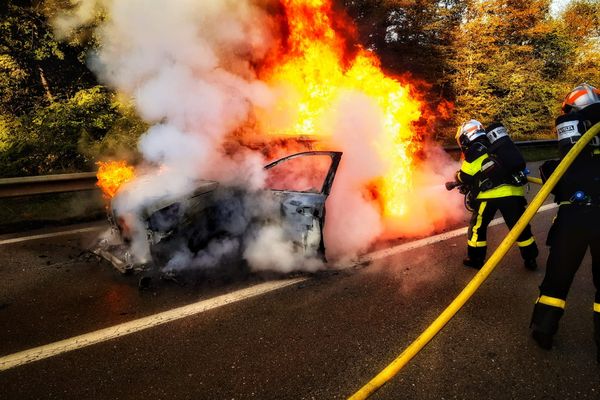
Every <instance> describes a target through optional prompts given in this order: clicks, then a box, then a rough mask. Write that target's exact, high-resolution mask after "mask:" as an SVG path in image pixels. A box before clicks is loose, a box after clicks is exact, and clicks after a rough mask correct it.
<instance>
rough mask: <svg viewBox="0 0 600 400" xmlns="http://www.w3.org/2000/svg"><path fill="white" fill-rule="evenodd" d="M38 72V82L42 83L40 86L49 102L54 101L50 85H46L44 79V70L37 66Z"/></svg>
mask: <svg viewBox="0 0 600 400" xmlns="http://www.w3.org/2000/svg"><path fill="white" fill-rule="evenodd" d="M38 72H39V73H40V82H41V83H42V87H43V88H44V91H45V92H46V98H47V99H48V101H49V102H50V103H52V102H53V101H54V96H52V92H51V91H50V86H49V85H48V81H47V80H46V76H45V75H44V70H43V69H42V67H40V66H38Z"/></svg>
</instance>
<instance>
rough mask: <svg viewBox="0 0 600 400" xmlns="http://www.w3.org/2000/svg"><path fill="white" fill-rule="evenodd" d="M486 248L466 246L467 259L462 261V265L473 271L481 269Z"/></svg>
mask: <svg viewBox="0 0 600 400" xmlns="http://www.w3.org/2000/svg"><path fill="white" fill-rule="evenodd" d="M486 250H487V248H486V247H473V246H467V257H466V258H465V259H464V260H463V265H464V266H466V267H471V268H475V269H481V267H483V262H484V260H485V253H486Z"/></svg>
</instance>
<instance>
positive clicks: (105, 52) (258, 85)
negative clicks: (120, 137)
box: [54, 0, 460, 272]
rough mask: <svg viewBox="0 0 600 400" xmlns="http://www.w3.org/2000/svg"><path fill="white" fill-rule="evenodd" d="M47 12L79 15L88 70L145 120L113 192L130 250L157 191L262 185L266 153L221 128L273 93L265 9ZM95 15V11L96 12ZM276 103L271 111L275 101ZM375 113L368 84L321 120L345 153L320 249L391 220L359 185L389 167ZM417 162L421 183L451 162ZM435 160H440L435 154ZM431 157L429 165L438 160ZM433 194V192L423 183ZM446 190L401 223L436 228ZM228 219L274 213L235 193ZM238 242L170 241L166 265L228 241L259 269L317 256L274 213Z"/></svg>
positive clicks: (357, 249) (211, 257)
mask: <svg viewBox="0 0 600 400" xmlns="http://www.w3.org/2000/svg"><path fill="white" fill-rule="evenodd" d="M73 4H74V6H73V8H72V9H70V10H68V11H66V12H64V13H61V14H60V15H58V16H57V17H56V18H55V19H54V25H55V27H56V30H57V32H58V33H59V34H60V35H62V36H63V37H67V36H69V35H70V34H71V33H72V32H73V30H74V29H77V28H79V27H81V26H85V25H87V26H95V37H96V38H97V39H98V42H99V47H98V49H97V51H96V52H95V53H94V54H92V55H90V58H89V64H90V67H91V69H92V70H93V71H94V72H95V73H96V74H97V75H98V77H99V79H100V81H101V82H103V83H104V84H107V85H109V86H111V87H112V88H114V89H116V90H117V91H119V92H120V93H124V94H126V95H128V96H130V97H131V98H132V99H133V101H134V103H135V105H136V107H137V110H138V112H139V114H140V115H141V116H142V117H143V118H144V119H145V120H146V121H147V122H149V123H150V124H152V125H153V126H152V127H151V128H150V129H149V130H148V132H147V133H146V134H145V135H144V136H143V137H142V138H141V140H140V142H139V146H138V149H139V151H140V153H141V154H142V156H143V157H144V160H145V164H144V165H143V166H142V168H141V169H138V175H139V177H138V178H137V179H136V180H135V181H134V182H131V183H129V184H128V185H127V187H126V188H125V190H122V191H121V192H120V193H119V195H118V196H117V197H115V198H114V200H113V204H112V205H113V207H114V208H115V209H116V211H117V213H118V214H120V215H127V216H128V218H129V219H130V220H128V221H127V223H128V225H129V226H130V227H132V228H133V229H134V231H135V232H137V234H136V236H135V237H134V238H133V244H132V250H133V251H134V254H135V255H136V257H137V259H138V260H141V261H145V260H147V259H148V258H149V249H148V246H147V242H146V237H145V227H144V223H143V220H142V215H143V210H144V209H145V208H146V207H148V206H149V205H151V204H154V203H156V202H157V201H162V202H167V201H168V200H169V199H173V200H174V199H177V198H180V197H182V196H186V195H188V194H190V192H191V191H192V190H194V188H196V187H197V185H198V182H199V180H200V179H214V180H218V181H219V182H223V183H225V184H226V185H233V186H244V187H245V188H246V190H248V191H250V192H254V191H256V190H258V189H260V188H261V187H263V185H264V181H265V173H264V170H263V169H262V166H263V165H264V160H263V159H262V157H261V156H260V155H259V154H258V153H252V152H249V151H246V152H237V153H235V154H233V155H225V154H224V153H223V151H222V144H223V140H224V138H225V137H226V136H227V135H228V134H230V133H231V132H232V131H235V130H236V129H239V128H240V127H241V126H243V125H244V124H245V123H246V122H247V121H248V119H249V117H250V115H251V113H252V112H253V110H254V109H255V108H261V109H263V110H269V106H270V105H271V104H272V102H273V101H274V97H275V95H274V93H273V92H272V91H271V89H270V88H269V87H267V85H266V84H264V83H263V82H261V81H260V80H258V79H257V77H256V74H255V71H254V69H253V65H257V64H259V63H260V61H261V60H262V59H263V57H264V56H265V55H266V54H267V53H268V51H269V50H270V48H271V46H273V45H274V44H276V40H275V38H274V37H273V36H272V35H273V32H275V30H274V29H272V26H273V24H272V21H271V17H270V16H269V15H268V14H267V12H265V11H264V10H263V9H261V8H260V7H259V6H257V5H256V4H255V2H254V1H252V0H178V1H175V2H173V1H167V0H79V1H75V2H74V3H73ZM98 15H102V18H98ZM273 112H275V111H273ZM383 120H384V116H383V115H382V112H381V110H380V108H379V107H378V106H377V104H376V103H375V102H374V101H373V100H372V99H369V98H368V97H367V96H366V95H363V94H361V93H356V92H349V93H345V94H344V95H343V96H341V97H340V100H339V101H338V103H337V104H335V105H334V107H333V108H332V110H331V113H330V115H329V117H328V121H327V124H328V125H329V128H331V129H328V131H331V132H334V143H335V144H336V146H337V147H336V150H338V149H341V150H342V151H343V152H344V156H343V158H342V164H341V165H340V168H339V171H338V175H337V177H336V180H335V183H334V187H333V190H332V194H331V196H330V199H329V200H328V203H327V224H326V225H325V229H326V230H325V236H326V243H327V246H328V247H327V250H328V256H329V257H330V258H332V259H338V260H345V259H352V258H354V257H356V255H358V254H360V253H363V252H364V251H366V250H368V248H369V246H370V245H371V244H372V243H373V242H374V241H375V240H376V239H377V238H379V237H381V235H382V234H383V232H384V231H385V230H386V229H388V228H389V227H386V226H385V224H384V222H383V221H382V218H381V216H380V210H379V209H378V207H377V205H376V204H375V203H374V202H373V201H371V200H369V199H368V198H366V196H365V195H364V193H363V190H364V187H365V186H364V185H365V183H366V182H369V181H370V180H372V179H374V178H376V177H379V176H381V175H382V174H383V173H384V172H385V171H386V170H387V168H388V166H387V165H385V164H384V162H383V161H382V160H381V157H380V156H379V154H378V151H377V148H376V146H377V143H384V142H385V141H384V140H382V138H383V136H382V135H383V127H382V123H383ZM431 155H432V159H434V160H435V161H433V162H431V163H429V164H427V165H429V166H427V165H426V166H424V167H423V168H422V169H421V170H420V171H418V172H417V177H416V180H417V184H418V185H421V184H422V185H429V186H431V185H433V186H435V185H440V187H442V186H441V185H442V184H443V182H444V180H446V179H448V177H449V176H452V173H453V172H454V171H449V170H445V169H442V170H440V169H439V168H438V167H437V165H440V164H441V163H442V162H443V163H444V165H453V166H452V167H449V169H455V168H456V166H455V165H454V164H452V163H449V162H447V161H449V160H446V159H443V156H442V155H441V154H439V152H438V153H436V152H433V153H431ZM440 160H442V161H440ZM433 166H436V167H435V168H434V167H433ZM432 193H433V192H432ZM452 199H458V200H459V201H460V197H459V196H457V195H456V194H453V196H450V197H448V196H447V194H446V193H445V191H439V192H438V191H435V196H431V199H429V196H426V195H423V194H421V193H419V192H418V191H417V192H415V196H414V201H413V202H411V205H410V209H411V210H414V211H413V212H412V214H411V215H412V217H411V218H410V219H407V220H406V221H405V222H406V224H407V225H406V226H409V227H410V229H407V230H402V229H401V228H398V227H394V231H395V232H402V233H404V232H408V231H410V232H411V233H413V234H414V233H415V231H418V232H421V233H426V232H428V231H431V230H434V229H436V227H437V226H438V225H441V224H442V222H441V221H445V220H447V219H448V218H452V217H448V215H453V214H452V213H453V212H454V211H453V210H454V208H455V205H456V204H459V203H458V202H456V201H453V200H452ZM244 204H245V205H244V207H246V208H248V209H247V210H245V211H244V212H240V214H239V218H238V219H236V221H235V224H239V227H238V226H235V227H232V229H234V230H235V231H236V232H237V231H243V230H244V229H246V227H247V226H248V223H249V222H250V221H251V220H252V218H253V217H256V216H260V215H267V214H266V213H267V212H272V211H273V210H272V207H273V204H272V203H271V202H269V201H266V202H264V199H262V200H260V201H258V200H248V199H246V200H244ZM250 239H251V240H249V241H248V242H247V243H244V244H242V242H240V241H239V240H238V239H235V240H234V239H222V238H220V239H215V240H214V241H211V242H210V243H209V244H208V245H207V246H206V248H205V249H203V250H200V251H199V252H197V253H196V254H193V253H192V252H191V251H189V249H186V248H182V249H179V250H177V251H175V256H174V257H173V258H172V259H171V260H170V261H169V262H168V264H167V266H166V268H168V269H173V270H178V269H181V268H184V267H190V266H191V267H193V268H211V267H212V266H214V265H217V264H218V263H219V261H220V260H222V259H223V257H226V255H227V254H230V252H236V251H240V250H243V254H244V256H245V258H246V259H247V260H248V261H249V263H250V264H251V266H252V267H253V268H255V269H258V270H265V269H270V270H272V269H274V270H279V271H284V272H288V271H292V270H297V269H305V270H315V269H317V268H319V267H321V265H322V263H321V261H320V260H312V259H310V260H306V259H303V258H302V255H301V253H299V252H298V251H297V249H296V248H295V246H294V245H293V244H292V243H291V242H290V241H289V239H288V236H287V235H286V232H285V230H284V229H283V228H282V227H281V226H280V225H278V224H267V225H266V226H265V227H263V229H261V230H258V231H256V232H254V234H253V235H252V237H251V238H250Z"/></svg>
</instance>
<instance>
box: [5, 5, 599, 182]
mask: <svg viewBox="0 0 600 400" xmlns="http://www.w3.org/2000/svg"><path fill="white" fill-rule="evenodd" d="M335 3H336V5H337V6H339V7H344V8H345V10H347V12H348V14H349V15H350V16H351V17H352V18H353V19H354V21H355V22H356V26H357V33H358V35H357V36H358V39H359V41H360V43H361V44H362V45H363V47H365V48H368V49H370V50H372V51H375V52H376V53H377V54H378V55H379V57H380V58H381V60H382V64H383V67H384V69H386V71H388V72H391V73H392V74H396V75H407V76H408V77H409V78H408V79H410V80H411V82H412V83H414V84H415V86H416V88H417V90H418V91H419V92H420V93H421V94H422V95H423V97H424V99H425V100H426V101H427V102H428V103H429V106H430V108H431V109H436V108H437V107H438V105H445V104H448V102H452V103H453V104H454V111H453V112H452V114H450V119H446V120H445V124H444V125H442V124H440V123H439V121H440V119H438V120H437V121H436V124H437V125H436V124H429V122H430V121H427V123H428V125H427V127H428V128H430V129H431V130H432V131H433V130H435V132H432V135H431V136H432V137H434V138H436V139H441V140H444V138H451V137H453V136H454V132H455V129H456V126H457V125H458V124H459V123H461V122H463V121H464V120H466V119H470V118H476V119H479V120H481V121H482V122H483V123H484V124H487V123H490V122H492V121H493V120H500V121H502V122H504V123H505V124H506V125H507V126H508V128H509V130H510V131H511V132H512V134H513V137H514V138H516V139H534V138H538V137H553V135H554V133H553V129H552V126H553V121H554V119H555V117H556V116H557V115H558V113H559V112H560V104H561V102H562V99H563V97H564V95H565V94H566V93H567V92H568V91H569V90H570V89H571V88H573V87H574V86H575V85H577V84H579V83H581V82H584V81H585V82H588V83H591V84H594V85H596V86H600V63H599V62H598V60H599V59H600V0H572V1H571V2H570V3H569V5H568V6H567V7H566V8H565V10H564V12H563V13H562V14H561V15H560V16H558V17H553V16H551V15H550V13H549V4H550V0H485V1H482V0H335ZM74 4H75V3H73V2H72V1H71V0H3V1H0V15H1V16H2V18H1V19H0V176H20V175H37V174H48V173H57V172H66V171H79V170H89V169H91V168H93V162H94V161H95V160H97V159H101V158H105V157H108V156H111V155H112V156H116V157H119V158H129V157H132V150H131V149H134V148H135V145H136V142H137V139H138V137H139V136H140V135H141V134H142V133H143V132H144V131H145V130H146V129H147V126H146V124H145V123H144V122H143V121H141V119H140V118H139V116H137V114H136V112H135V110H134V108H133V106H132V105H131V104H129V100H128V99H123V98H121V97H120V96H119V95H118V94H116V93H114V92H111V91H109V90H107V89H106V88H105V87H103V86H101V85H99V84H98V82H97V81H96V79H95V78H94V76H93V74H92V73H91V72H90V70H89V69H88V68H87V66H86V65H85V61H86V58H87V55H88V54H89V52H90V50H93V48H94V46H96V42H95V40H96V38H95V37H94V34H93V29H92V28H93V27H94V26H95V24H97V23H98V22H99V21H102V19H103V18H105V15H104V14H103V13H102V12H96V11H97V10H93V11H94V12H92V13H90V14H89V15H87V17H86V19H85V21H84V23H85V25H84V26H83V27H78V28H77V29H76V31H74V32H71V31H70V29H71V28H73V26H72V24H69V22H68V18H67V21H66V24H65V25H64V26H63V28H64V29H66V30H68V31H69V32H70V33H71V35H70V36H69V38H68V41H60V40H57V39H56V37H55V35H54V33H53V31H52V29H51V28H50V24H49V22H48V21H49V18H52V17H53V15H54V13H56V10H58V9H70V10H71V11H72V12H73V13H74V14H77V7H76V5H75V6H74ZM63 22H65V21H63ZM447 109H452V108H451V107H450V108H447ZM133 156H134V157H135V154H133Z"/></svg>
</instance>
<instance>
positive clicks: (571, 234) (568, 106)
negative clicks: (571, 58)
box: [531, 84, 600, 362]
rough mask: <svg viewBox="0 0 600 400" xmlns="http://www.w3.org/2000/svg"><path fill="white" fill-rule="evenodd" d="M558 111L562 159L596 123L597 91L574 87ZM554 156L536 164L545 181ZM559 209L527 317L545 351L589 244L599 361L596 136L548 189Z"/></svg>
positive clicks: (599, 159)
mask: <svg viewBox="0 0 600 400" xmlns="http://www.w3.org/2000/svg"><path fill="white" fill-rule="evenodd" d="M562 111H563V114H562V115H560V116H559V117H558V118H557V119H556V133H557V136H558V147H559V150H560V153H561V157H564V155H565V154H566V153H567V152H568V151H569V149H570V148H571V147H573V144H574V143H575V142H576V141H577V140H578V139H579V138H580V137H581V135H583V134H584V133H585V132H586V131H587V130H588V129H589V128H590V127H591V126H592V125H594V124H596V123H598V122H600V91H598V89H596V88H594V87H593V86H590V85H588V84H582V85H579V86H577V87H576V88H575V89H574V90H573V91H571V92H570V93H569V94H568V95H567V96H566V98H565V101H564V102H563V105H562ZM558 162H559V160H551V161H547V162H545V163H544V164H542V166H541V167H540V175H541V177H542V180H544V181H545V180H546V179H547V178H548V177H549V176H550V174H551V173H552V172H553V171H554V169H555V168H556V166H557V165H558ZM552 193H553V194H554V200H555V201H556V202H557V203H558V204H559V207H558V213H557V216H556V218H555V219H554V222H553V224H552V227H551V228H550V231H549V232H548V239H547V242H546V244H547V245H548V246H549V247H550V252H549V254H548V260H547V263H546V274H545V276H544V280H543V281H542V284H541V285H540V295H539V297H538V299H537V301H536V304H535V306H534V309H533V316H532V319H531V328H532V336H533V338H534V339H535V341H536V342H537V344H538V345H539V346H540V347H542V348H544V349H548V350H549V349H551V348H552V342H553V336H554V334H555V333H556V331H557V330H558V322H559V320H560V318H561V317H562V315H563V312H564V309H565V304H566V298H567V294H568V292H569V288H570V286H571V283H572V282H573V278H574V276H575V273H576V272H577V269H578V268H579V265H580V264H581V262H582V260H583V257H584V255H585V253H586V251H587V249H588V247H589V248H590V251H591V255H592V273H593V281H594V286H595V287H596V295H595V300H594V307H593V308H594V312H593V315H594V317H593V318H594V339H595V342H596V345H597V349H598V352H597V360H598V362H600V228H599V227H600V140H599V138H598V137H594V139H593V140H592V142H590V144H589V145H588V146H587V147H586V148H585V149H584V150H583V151H582V152H581V154H580V155H579V156H578V157H577V158H576V159H575V160H574V162H573V164H571V166H570V167H569V169H567V171H566V172H565V174H564V175H563V176H562V178H561V179H560V181H559V182H558V184H557V185H556V187H555V188H554V190H553V192H552Z"/></svg>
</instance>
